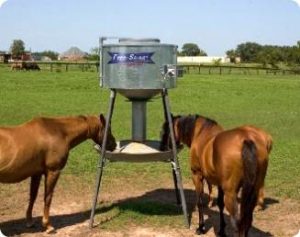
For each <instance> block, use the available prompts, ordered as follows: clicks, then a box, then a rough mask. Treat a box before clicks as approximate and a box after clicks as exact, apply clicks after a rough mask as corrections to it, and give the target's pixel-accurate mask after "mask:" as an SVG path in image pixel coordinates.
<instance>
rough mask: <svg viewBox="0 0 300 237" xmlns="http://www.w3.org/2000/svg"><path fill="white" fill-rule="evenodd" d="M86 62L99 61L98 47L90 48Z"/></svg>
mask: <svg viewBox="0 0 300 237" xmlns="http://www.w3.org/2000/svg"><path fill="white" fill-rule="evenodd" d="M88 60H91V61H99V48H98V47H94V48H91V50H90V53H89V55H88Z"/></svg>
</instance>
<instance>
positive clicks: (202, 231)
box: [196, 225, 207, 235]
mask: <svg viewBox="0 0 300 237" xmlns="http://www.w3.org/2000/svg"><path fill="white" fill-rule="evenodd" d="M206 231H207V230H206V228H205V225H201V226H200V227H198V228H197V230H196V235H203V234H205V233H206Z"/></svg>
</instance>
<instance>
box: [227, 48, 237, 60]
mask: <svg viewBox="0 0 300 237" xmlns="http://www.w3.org/2000/svg"><path fill="white" fill-rule="evenodd" d="M226 55H227V57H228V58H229V59H230V62H231V63H235V62H236V61H235V60H236V57H237V53H236V51H235V50H234V49H230V50H227V51H226Z"/></svg>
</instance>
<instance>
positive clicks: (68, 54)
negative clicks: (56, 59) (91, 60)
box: [59, 47, 87, 58]
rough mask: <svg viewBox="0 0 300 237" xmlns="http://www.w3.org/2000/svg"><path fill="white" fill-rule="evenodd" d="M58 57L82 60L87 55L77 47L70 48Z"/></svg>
mask: <svg viewBox="0 0 300 237" xmlns="http://www.w3.org/2000/svg"><path fill="white" fill-rule="evenodd" d="M59 56H60V58H72V57H77V58H83V57H85V56H87V53H85V52H83V51H82V50H80V49H79V48H77V47H71V48H69V49H68V50H67V51H65V52H63V53H62V54H60V55H59Z"/></svg>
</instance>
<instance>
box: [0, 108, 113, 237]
mask: <svg viewBox="0 0 300 237" xmlns="http://www.w3.org/2000/svg"><path fill="white" fill-rule="evenodd" d="M104 128H105V118H104V117H103V115H102V114H101V115H100V117H98V116H77V117H61V118H35V119H33V120H31V121H29V122H27V123H24V124H22V125H19V126H16V127H0V182H1V183H16V182H20V181H22V180H24V179H26V178H29V177H31V185H30V199H29V206H28V209H27V212H26V220H27V226H29V227H30V226H32V225H33V222H32V209H33V205H34V202H35V199H36V197H37V193H38V188H39V184H40V180H41V177H42V175H45V194H44V202H45V204H44V215H43V220H42V223H43V226H44V227H45V228H46V231H47V232H51V231H54V228H53V227H52V225H51V223H50V221H49V210H50V204H51V200H52V195H53V191H54V187H55V185H56V182H57V180H58V178H59V174H60V171H61V170H62V169H63V168H64V166H65V165H66V162H67V159H68V155H69V151H70V149H72V148H73V147H75V146H77V145H78V144H80V143H81V142H83V141H85V140H87V139H92V140H93V141H94V142H96V143H97V144H99V145H102V144H101V143H102V139H103V135H104ZM115 147H116V142H115V138H114V137H113V135H112V134H111V131H110V129H109V130H108V139H107V150H114V149H115Z"/></svg>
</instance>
